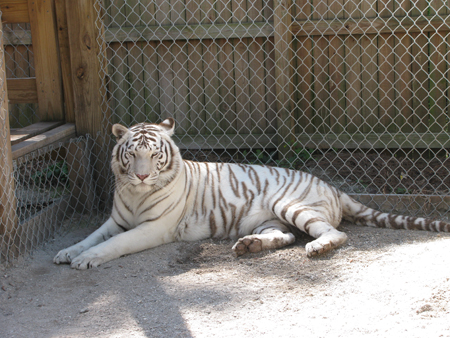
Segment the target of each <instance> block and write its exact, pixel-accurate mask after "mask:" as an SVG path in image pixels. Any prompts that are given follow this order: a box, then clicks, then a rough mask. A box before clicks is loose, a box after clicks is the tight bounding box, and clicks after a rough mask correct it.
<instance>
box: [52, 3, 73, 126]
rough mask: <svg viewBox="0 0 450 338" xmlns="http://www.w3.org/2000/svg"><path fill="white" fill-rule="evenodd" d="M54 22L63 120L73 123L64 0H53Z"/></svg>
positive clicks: (71, 85)
mask: <svg viewBox="0 0 450 338" xmlns="http://www.w3.org/2000/svg"><path fill="white" fill-rule="evenodd" d="M55 9H56V23H57V28H58V42H59V54H60V58H61V74H62V84H63V91H64V104H65V109H66V110H65V121H66V122H67V123H75V112H74V98H73V83H72V68H71V65H70V43H69V29H68V26H67V11H66V1H65V0H55Z"/></svg>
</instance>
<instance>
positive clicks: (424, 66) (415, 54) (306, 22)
mask: <svg viewBox="0 0 450 338" xmlns="http://www.w3.org/2000/svg"><path fill="white" fill-rule="evenodd" d="M96 7H97V8H98V9H99V11H98V16H99V18H100V20H97V21H96V22H97V24H99V25H102V26H101V27H97V28H98V31H99V32H101V34H100V35H99V36H98V39H97V43H98V44H99V46H100V48H99V50H100V51H101V53H100V55H99V57H100V59H101V62H100V63H101V64H105V65H106V67H105V68H104V69H102V70H101V74H99V76H100V77H101V78H107V79H108V81H107V83H106V84H105V86H106V87H105V88H101V92H104V93H105V96H104V97H103V99H104V101H105V102H106V103H107V105H106V106H107V108H106V110H105V111H104V112H103V115H104V121H103V122H104V123H103V125H105V126H107V127H106V129H107V132H108V133H109V132H110V127H111V125H112V124H113V123H122V124H124V125H126V126H131V125H133V124H135V123H138V122H144V121H145V122H159V121H161V120H163V119H165V118H167V117H173V118H175V120H176V123H177V125H176V134H175V136H174V138H175V139H176V142H177V144H178V145H179V147H180V148H181V149H182V153H183V156H184V158H187V159H193V160H198V161H219V162H241V163H252V164H268V165H274V166H281V167H287V168H294V169H299V170H303V171H306V172H309V173H312V174H314V175H316V176H318V177H320V178H322V179H324V180H325V181H327V182H329V183H331V184H332V185H334V186H336V187H338V188H339V189H341V190H343V191H346V192H348V193H350V194H352V195H353V196H355V197H356V198H357V199H360V200H361V201H363V202H364V203H365V204H369V205H370V206H372V207H375V208H378V209H382V210H386V211H390V212H402V213H407V214H409V215H419V214H420V215H423V216H428V217H440V218H446V217H447V213H448V210H449V204H450V200H449V199H448V197H447V195H448V192H449V187H450V173H449V169H448V168H449V167H450V165H449V164H450V162H449V161H450V160H449V158H448V148H449V144H450V143H449V142H450V140H449V134H448V124H449V111H448V104H449V93H450V83H449V78H450V54H449V51H450V36H449V35H448V32H449V31H450V24H449V23H448V20H447V15H448V14H449V13H450V7H449V6H448V4H447V3H446V2H443V1H433V2H432V3H430V2H426V1H415V2H401V3H397V2H387V1H381V0H379V1H376V0H365V1H358V2H348V1H343V0H328V1H327V0H312V1H305V0H296V1H291V0H273V1H264V0H246V1H238V0H233V1H206V0H205V1H203V0H202V1H193V0H192V1H187V0H186V1H185V0H175V1H171V2H167V1H163V0H153V1H149V0H140V1H137V0H128V1H124V0H120V1H118V0H114V1H113V0H104V1H102V0H97V3H96ZM25 31H26V29H25ZM8 48H9V47H8V46H7V47H6V49H8ZM28 48H29V47H28ZM31 52H32V49H30V48H29V49H28V53H31ZM11 58H12V59H14V57H12V56H6V60H7V61H6V63H8V60H10V59H11ZM3 62H5V61H3ZM28 72H29V74H30V76H31V74H32V69H31V68H30V69H29V70H28ZM99 90H100V89H99ZM2 118H3V117H2ZM2 121H3V122H2ZM0 123H3V124H5V123H7V122H5V120H4V119H2V120H1V121H0ZM14 123H15V122H13V118H11V125H12V124H14ZM108 135H109V134H108ZM1 140H2V141H1V142H3V143H2V148H1V149H2V150H1V151H2V152H3V153H2V158H5V157H4V156H6V154H7V150H5V149H6V148H5V147H6V144H7V141H6V139H5V138H4V135H3V134H2V136H1ZM113 144H114V140H113V139H112V138H111V137H109V136H108V137H106V138H105V137H104V136H103V134H102V135H93V136H84V137H81V138H78V139H75V140H72V141H70V142H66V143H63V144H58V145H54V146H52V147H47V148H45V149H41V150H40V151H38V152H35V153H32V154H28V155H26V156H24V157H20V158H17V159H15V160H14V162H12V163H14V165H13V168H14V171H13V177H14V180H13V181H8V182H7V181H5V180H6V179H7V177H9V176H8V174H7V172H8V170H9V171H11V167H6V171H5V167H2V169H3V173H4V174H3V176H1V177H2V181H1V182H0V184H1V187H0V188H1V191H2V205H10V206H12V207H11V208H10V209H8V210H13V211H15V212H13V216H12V217H14V219H15V220H16V222H17V224H18V226H15V225H14V226H13V227H12V228H14V229H16V230H15V232H14V233H12V232H11V231H9V230H8V229H10V228H8V226H5V225H2V228H1V229H0V230H1V231H2V237H1V239H0V246H1V249H2V251H1V252H2V259H3V260H6V261H9V260H10V259H11V257H16V256H17V254H21V253H24V252H27V251H29V250H30V248H31V249H32V248H33V247H35V246H36V245H38V244H39V243H42V242H43V241H44V240H45V239H48V238H49V237H50V236H51V234H52V232H53V231H54V230H58V229H62V228H64V227H69V226H71V225H74V224H79V223H80V222H83V221H88V220H89V219H90V218H91V217H92V215H94V216H95V217H97V218H98V220H101V219H104V218H105V215H107V214H108V212H109V210H110V208H111V198H110V197H111V194H112V190H113V186H114V185H113V183H112V182H113V178H112V175H111V172H110V170H109V162H110V157H109V155H108V154H109V153H110V151H111V149H112V145H113ZM8 168H9V169H8ZM5 173H6V174H5ZM11 189H13V191H14V193H12V194H11ZM8 196H9V197H8ZM11 196H12V197H11ZM5 198H6V200H5ZM8 198H10V199H9V200H8ZM5 203H6V204H5ZM14 203H15V204H14ZM3 215H6V216H8V214H7V213H5V211H3ZM6 216H4V217H6ZM8 217H9V216H8ZM49 220H50V221H49ZM2 224H10V223H2ZM8 231H9V232H8Z"/></svg>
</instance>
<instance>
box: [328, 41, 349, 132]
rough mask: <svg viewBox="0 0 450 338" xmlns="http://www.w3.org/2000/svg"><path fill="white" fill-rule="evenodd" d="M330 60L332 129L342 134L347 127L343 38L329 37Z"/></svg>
mask: <svg viewBox="0 0 450 338" xmlns="http://www.w3.org/2000/svg"><path fill="white" fill-rule="evenodd" d="M329 39H330V42H329V43H330V47H329V49H328V50H329V51H328V54H329V56H328V57H329V59H330V65H329V69H330V127H331V131H332V132H334V133H341V132H342V131H344V126H345V114H344V111H345V94H344V93H345V80H344V75H345V61H344V60H345V55H344V49H345V48H344V41H343V39H342V38H341V37H339V36H335V37H331V36H330V37H329Z"/></svg>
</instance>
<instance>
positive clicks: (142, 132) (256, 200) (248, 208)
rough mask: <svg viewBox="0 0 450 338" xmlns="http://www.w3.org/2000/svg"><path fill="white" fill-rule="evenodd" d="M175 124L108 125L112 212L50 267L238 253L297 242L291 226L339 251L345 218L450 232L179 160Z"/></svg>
mask: <svg viewBox="0 0 450 338" xmlns="http://www.w3.org/2000/svg"><path fill="white" fill-rule="evenodd" d="M173 130H174V121H173V120H172V119H167V120H165V121H164V122H162V123H161V124H146V123H142V124H138V125H135V126H133V127H131V128H130V129H127V128H125V127H123V126H121V125H114V127H113V133H114V134H115V136H116V137H117V140H118V141H117V145H116V146H115V147H114V150H113V156H112V169H113V172H114V174H115V178H116V189H115V194H114V206H113V210H112V214H111V217H110V218H109V219H108V221H106V223H105V224H104V225H103V226H102V227H100V228H99V229H98V230H97V231H95V232H94V233H93V234H92V235H90V236H89V237H88V238H86V239H85V240H84V241H82V242H80V243H78V244H76V245H74V246H72V247H70V248H67V249H65V250H62V251H60V252H59V253H58V254H57V255H56V257H55V259H54V261H55V263H57V264H59V263H71V266H72V267H73V268H77V269H86V268H88V267H95V266H98V265H100V264H102V263H104V262H107V261H109V260H111V259H114V258H117V257H120V256H122V255H125V254H130V253H133V252H138V251H141V250H144V249H148V248H151V247H155V246H158V245H160V244H163V243H168V242H173V241H179V240H187V241H194V240H199V239H204V238H208V237H214V238H221V239H224V238H235V239H237V242H236V244H235V245H234V246H233V250H234V252H235V253H236V255H242V254H245V253H247V252H258V251H261V250H267V249H276V248H280V247H283V246H285V245H288V244H291V243H293V242H294V240H295V237H294V235H293V233H292V232H291V231H292V230H293V229H295V228H297V229H300V230H301V231H304V232H305V233H307V234H309V235H311V236H312V237H314V238H316V239H315V240H313V241H312V242H310V243H308V244H307V246H306V253H307V255H308V256H310V257H311V256H314V255H317V254H321V253H324V252H327V251H329V250H331V249H333V248H335V247H338V246H340V245H342V244H343V243H344V242H345V241H346V239H347V236H346V235H345V234H344V233H342V232H340V231H338V230H336V228H337V227H338V225H339V224H340V222H341V220H342V219H346V220H349V221H351V222H354V223H357V224H362V225H369V226H376V227H387V228H395V229H399V228H402V229H419V230H432V231H446V232H448V231H449V230H450V224H448V223H445V222H441V221H433V220H428V219H424V218H413V217H405V216H397V215H392V214H387V213H381V212H378V211H375V210H373V209H370V208H368V207H366V206H364V205H362V204H360V203H358V202H356V201H355V200H353V199H352V198H351V197H349V196H348V195H347V194H345V193H343V192H341V191H339V190H337V189H336V188H334V187H333V186H331V185H329V184H327V183H325V182H323V181H321V180H319V179H318V178H316V177H314V176H312V175H310V174H307V173H304V172H300V171H293V170H288V169H282V168H273V167H268V166H254V165H244V164H229V163H201V162H193V161H186V160H183V159H182V158H181V156H180V152H179V149H178V147H177V146H176V145H175V143H174V142H173V140H172V139H171V135H172V134H173Z"/></svg>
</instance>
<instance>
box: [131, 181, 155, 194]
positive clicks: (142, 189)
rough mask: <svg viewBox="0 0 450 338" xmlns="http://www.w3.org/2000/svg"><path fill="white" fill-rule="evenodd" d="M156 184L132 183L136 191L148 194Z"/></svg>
mask: <svg viewBox="0 0 450 338" xmlns="http://www.w3.org/2000/svg"><path fill="white" fill-rule="evenodd" d="M155 183H156V182H139V183H134V182H133V183H132V184H133V186H134V189H135V190H136V191H138V192H147V191H149V190H152V189H153V188H154V186H155Z"/></svg>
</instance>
